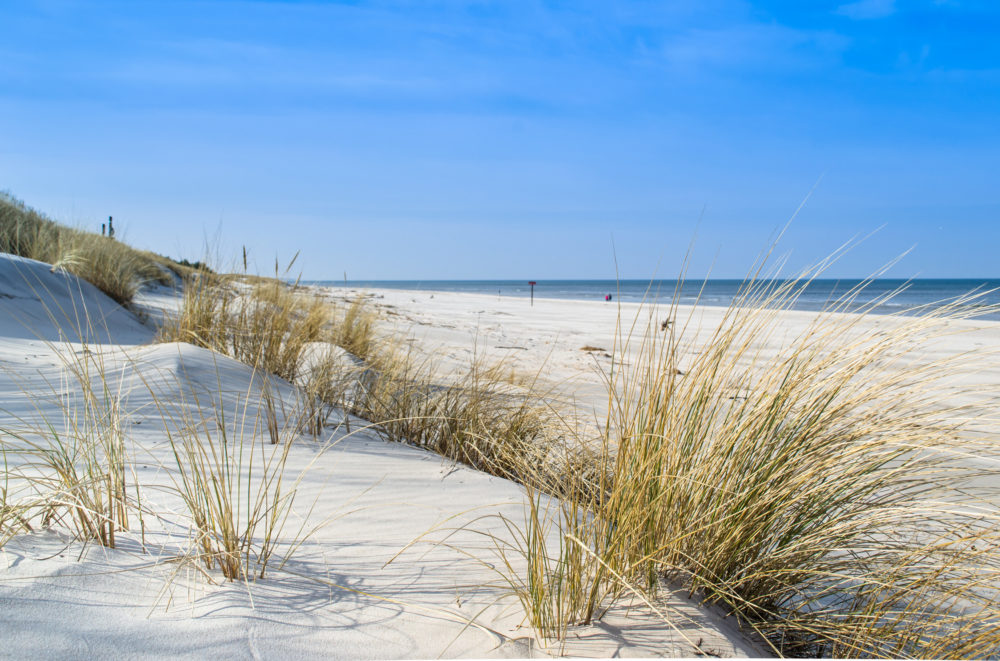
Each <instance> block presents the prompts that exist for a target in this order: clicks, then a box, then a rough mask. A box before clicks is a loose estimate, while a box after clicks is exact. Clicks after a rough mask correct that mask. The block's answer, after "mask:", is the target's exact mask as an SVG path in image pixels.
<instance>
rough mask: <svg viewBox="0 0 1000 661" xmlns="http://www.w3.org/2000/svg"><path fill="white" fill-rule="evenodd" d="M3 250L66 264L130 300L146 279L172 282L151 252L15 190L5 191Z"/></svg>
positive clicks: (0, 210)
mask: <svg viewBox="0 0 1000 661" xmlns="http://www.w3.org/2000/svg"><path fill="white" fill-rule="evenodd" d="M0 252H6V253H10V254H13V255H18V256H21V257H28V258H30V259H36V260H38V261H42V262H46V263H48V264H52V265H53V266H54V267H56V268H62V269H66V270H67V271H69V272H70V273H73V274H74V275H77V276H79V277H81V278H83V279H84V280H87V281H88V282H90V283H92V284H93V285H95V286H96V287H97V288H98V289H100V290H101V291H103V292H104V293H105V294H107V295H108V296H110V297H111V298H112V299H113V300H115V301H116V302H118V303H128V302H130V301H131V300H132V299H133V298H134V296H135V294H136V292H137V291H138V289H139V287H141V286H142V285H143V284H144V283H147V282H163V283H167V284H169V283H170V282H172V277H171V276H170V274H169V272H168V271H167V270H166V267H164V266H163V265H162V264H161V263H160V262H159V261H158V260H157V259H154V258H153V257H151V256H150V255H149V254H147V253H143V252H140V251H138V250H135V249H133V248H131V247H130V246H128V245H126V244H124V243H122V242H121V241H116V240H114V239H110V238H108V237H103V236H100V235H97V234H94V233H91V232H84V231H81V230H76V229H72V228H69V227H65V226H63V225H60V224H58V223H56V222H55V221H53V220H51V219H49V218H46V217H45V216H44V215H42V214H40V213H38V212H37V211H35V210H34V209H31V208H29V207H27V206H25V205H24V204H23V203H22V202H20V201H18V200H16V199H14V198H13V197H11V196H9V195H0Z"/></svg>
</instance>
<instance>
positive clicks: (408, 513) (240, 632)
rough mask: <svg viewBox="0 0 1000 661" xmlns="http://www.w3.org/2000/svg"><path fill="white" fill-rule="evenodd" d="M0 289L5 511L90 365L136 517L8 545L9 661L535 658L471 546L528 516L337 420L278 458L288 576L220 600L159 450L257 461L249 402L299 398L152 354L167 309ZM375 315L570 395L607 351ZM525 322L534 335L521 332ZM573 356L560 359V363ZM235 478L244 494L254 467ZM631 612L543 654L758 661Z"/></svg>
mask: <svg viewBox="0 0 1000 661" xmlns="http://www.w3.org/2000/svg"><path fill="white" fill-rule="evenodd" d="M0 267H2V277H0V288H2V289H0V359H2V361H3V363H2V370H0V427H2V428H3V430H4V433H5V436H6V439H7V440H6V441H5V451H6V455H5V456H6V460H7V462H8V468H7V472H6V481H5V488H6V489H7V499H8V502H11V503H13V502H16V501H17V500H18V499H30V498H32V497H36V496H38V495H39V494H38V492H39V491H40V490H41V487H40V486H38V483H37V482H34V483H32V484H28V483H27V482H25V478H26V477H28V476H34V477H38V476H39V475H42V474H45V473H46V469H45V468H44V467H40V466H39V462H38V461H37V458H34V459H33V458H32V457H31V456H30V455H26V454H18V453H17V452H16V451H15V449H16V446H17V441H16V440H15V439H14V438H13V437H12V435H13V436H16V437H18V438H22V437H23V438H30V437H31V436H32V433H33V432H31V431H29V430H38V429H39V428H40V427H39V423H41V428H43V429H44V428H47V429H49V430H50V433H52V434H56V435H63V438H64V439H65V438H68V437H72V436H73V429H74V427H73V426H72V424H71V423H72V419H73V418H74V416H78V415H80V414H81V409H80V406H81V402H80V397H81V395H80V393H81V389H82V382H81V381H80V379H81V378H82V377H81V376H80V374H79V371H78V370H76V369H75V368H74V366H77V367H78V366H80V365H85V366H89V367H88V369H89V371H88V372H87V375H86V378H88V379H91V380H92V381H93V384H92V385H93V387H94V388H96V389H97V390H102V389H103V391H104V392H105V393H106V394H107V396H108V397H109V399H108V402H109V403H110V402H113V403H114V405H115V407H120V410H119V413H120V416H121V426H122V429H123V434H124V438H125V443H126V446H125V448H126V449H125V451H126V455H127V457H128V459H129V472H128V478H127V481H128V484H129V485H131V486H130V489H133V490H135V493H136V495H135V501H136V502H137V503H139V504H141V505H140V507H139V510H137V511H136V512H133V513H132V525H131V526H130V528H129V530H127V531H122V532H120V533H119V534H118V536H117V543H116V545H115V548H106V547H104V546H101V545H99V544H96V543H94V542H90V543H83V542H79V541H75V540H74V538H73V536H72V535H71V534H70V531H69V530H67V529H66V528H65V525H62V526H60V525H58V524H57V525H50V526H38V525H37V523H36V524H35V525H34V526H33V527H32V530H31V531H22V532H21V533H20V534H16V535H15V536H14V537H13V538H11V539H10V540H9V541H7V543H6V544H5V545H4V546H3V548H2V550H0V607H2V609H3V612H4V617H3V623H2V624H0V633H2V635H3V638H4V640H5V647H4V653H5V654H6V655H10V656H12V657H27V656H37V655H44V656H81V655H86V656H94V655H100V656H107V657H112V658H124V657H132V656H145V657H150V656H152V657H172V658H173V657H199V658H204V657H205V656H211V655H218V656H223V657H233V656H239V657H242V656H254V657H257V656H261V657H279V656H280V657H289V656H294V657H296V658H320V657H323V658H330V657H334V658H437V657H439V656H446V657H452V656H456V657H493V656H499V657H511V656H513V657H528V656H536V655H542V656H544V655H546V652H545V651H544V650H540V649H538V648H537V644H536V643H535V641H534V640H533V636H532V632H531V630H530V627H526V626H525V625H524V616H523V612H522V611H521V609H520V606H519V605H518V603H517V601H516V600H515V599H513V598H512V597H511V596H510V595H509V589H508V588H506V587H505V586H504V584H503V581H502V580H501V576H500V575H499V574H498V573H497V572H496V571H494V570H493V569H491V567H493V566H494V563H495V562H496V561H497V560H496V557H495V555H494V553H493V551H492V550H491V547H492V545H493V543H492V542H491V541H490V540H489V538H487V537H484V533H485V534H492V535H497V536H500V537H503V536H504V535H505V534H506V533H505V528H504V526H503V525H502V524H501V519H500V518H499V517H501V516H502V517H505V518H506V519H508V520H510V521H518V520H520V518H521V517H523V516H524V493H523V489H522V488H521V487H520V486H518V485H516V484H513V483H511V482H508V481H506V480H502V479H499V478H496V477H491V476H489V475H485V474H482V473H478V472H476V471H473V470H470V469H468V468H465V467H463V466H460V465H455V464H453V463H451V462H448V461H445V460H443V459H442V458H441V457H439V456H437V455H434V454H430V453H428V452H426V451H423V450H419V449H416V448H411V447H406V446H404V445H399V444H393V443H387V442H385V441H383V440H380V439H379V438H378V437H377V436H376V435H375V434H374V433H372V432H371V431H370V430H365V429H364V424H365V423H364V421H360V420H354V421H353V425H352V426H351V429H352V431H351V432H350V433H348V432H347V427H345V425H344V424H341V423H342V422H343V416H342V414H339V413H335V415H334V417H333V418H332V419H331V420H330V421H329V425H328V426H327V428H326V430H325V432H324V434H323V435H322V436H320V437H310V436H308V435H302V434H295V433H294V430H293V431H292V432H291V434H292V435H291V436H288V437H287V438H285V439H284V441H283V442H288V443H291V444H292V445H291V447H290V450H289V455H288V461H287V466H286V469H285V473H286V475H287V477H286V479H288V480H289V481H291V480H295V481H296V482H295V485H296V496H295V501H294V507H293V508H292V512H291V514H290V515H289V522H288V524H286V526H285V528H284V532H285V537H284V538H282V539H280V540H279V542H278V550H277V551H276V553H277V554H279V555H280V554H281V553H283V552H286V551H287V550H288V549H289V547H290V546H291V545H298V548H297V550H296V552H295V553H294V555H293V556H292V557H291V559H290V560H289V561H288V562H287V563H284V564H283V566H281V567H277V566H276V567H274V568H273V569H272V570H271V571H270V572H269V573H268V575H267V577H266V578H264V579H260V580H253V581H249V582H244V581H237V582H227V581H225V580H224V579H222V578H221V576H219V575H218V574H217V573H214V572H210V571H209V572H206V571H204V570H203V569H201V568H200V567H199V566H198V565H197V564H196V563H195V562H193V561H192V560H191V553H192V552H193V546H192V545H193V543H194V542H193V541H192V537H191V525H192V524H191V522H190V520H189V519H188V517H187V516H186V515H185V507H184V504H183V502H182V501H181V498H180V497H179V493H178V488H179V487H178V484H179V483H178V474H177V462H176V461H175V459H174V458H173V456H172V446H171V444H170V442H169V440H168V439H169V435H170V434H175V435H176V434H179V433H180V430H181V428H182V427H183V426H184V424H183V421H184V420H188V421H192V420H194V421H197V420H201V419H205V418H210V419H216V420H218V417H217V416H218V414H219V411H223V412H225V415H226V416H228V417H227V420H229V422H227V423H222V424H225V425H229V433H230V434H232V435H233V436H234V437H240V436H243V437H246V438H249V439H250V442H251V446H253V445H257V447H258V448H259V450H258V451H260V452H262V453H263V452H264V451H265V449H267V446H263V447H262V446H261V444H262V443H264V441H263V440H262V439H261V437H260V429H259V428H258V427H255V425H256V424H258V423H259V420H260V418H261V415H262V414H261V411H260V408H261V406H262V404H261V390H262V388H263V387H264V383H265V381H266V382H267V383H268V384H269V386H268V388H269V389H270V390H271V391H272V392H274V393H276V396H277V397H278V399H279V400H280V401H281V402H282V406H283V407H284V408H287V409H291V408H292V407H293V404H294V402H295V399H296V394H295V392H294V388H293V387H292V386H291V385H290V384H288V383H287V382H283V381H282V380H280V379H275V378H267V377H263V376H262V375H260V374H257V373H254V371H253V370H252V369H251V368H250V367H248V366H246V365H243V364H241V363H238V362H236V361H234V360H232V359H230V358H227V357H225V356H221V355H219V354H216V353H213V352H211V351H209V350H207V349H200V348H196V347H193V346H189V345H184V344H177V343H167V344H150V342H151V340H152V339H153V337H154V334H155V324H152V323H151V322H150V321H148V320H149V319H150V318H153V317H154V316H155V315H156V314H157V311H160V312H162V311H163V310H164V309H169V308H171V307H176V305H177V299H176V294H175V293H174V292H172V291H170V290H169V289H167V288H163V287H161V288H159V289H156V290H153V291H147V292H145V293H144V294H143V295H142V296H141V297H140V298H139V299H138V301H137V308H139V309H142V310H144V312H145V316H146V318H147V320H146V321H143V320H140V319H139V318H137V317H136V316H135V315H133V314H132V313H131V312H128V311H126V310H124V309H122V308H121V307H119V306H117V305H115V304H114V303H113V302H111V301H110V300H108V299H107V298H106V297H104V295H103V294H101V293H100V292H98V291H97V290H96V289H95V288H93V287H92V286H90V285H89V284H88V283H85V282H82V281H78V280H77V279H76V278H74V277H72V276H69V275H67V274H65V273H57V272H53V271H52V270H51V268H50V267H49V266H48V265H45V264H41V263H39V262H33V261H31V260H24V259H19V258H12V257H9V256H3V257H2V259H0ZM379 300H380V303H381V304H383V305H396V306H397V307H396V308H384V309H385V310H386V311H387V312H390V311H393V310H395V311H396V312H397V314H399V315H405V316H406V317H412V319H413V320H414V330H415V329H416V328H417V327H419V328H420V329H423V330H425V331H426V332H427V337H426V338H425V339H424V340H423V341H426V342H430V343H438V342H441V343H445V346H446V347H447V348H446V349H443V350H444V352H445V353H444V354H443V355H447V356H450V357H453V358H455V359H458V360H461V359H462V358H463V357H464V356H465V355H467V354H468V353H469V352H470V351H471V350H472V349H471V344H470V342H471V339H472V335H470V331H473V330H475V327H476V325H477V324H478V325H479V326H480V331H481V334H482V336H483V337H484V338H488V342H489V344H490V345H499V346H491V347H490V349H489V350H490V351H493V350H496V351H510V349H506V348H504V347H505V346H506V345H507V344H508V343H510V344H518V346H520V345H522V344H523V345H525V347H526V348H525V349H523V350H520V349H518V350H517V351H519V352H521V353H522V354H524V356H525V357H526V358H527V359H528V360H529V361H530V360H534V359H535V358H536V357H543V356H545V355H546V354H548V353H552V354H553V356H554V361H553V364H555V365H559V366H560V367H562V368H563V369H564V370H566V372H565V373H566V374H567V375H570V374H573V375H576V374H577V373H579V374H583V375H585V374H588V373H589V372H588V369H589V364H590V361H593V360H594V358H592V357H590V356H588V355H584V354H583V352H578V351H577V348H576V347H575V345H576V344H581V345H582V344H584V343H587V342H589V343H604V344H606V343H607V338H606V337H605V330H606V329H605V328H603V327H602V326H601V325H600V323H595V324H593V325H592V326H589V327H587V328H586V329H577V330H573V329H572V328H571V327H569V326H567V325H566V324H565V323H562V322H560V321H557V320H562V321H565V319H564V318H565V317H566V316H567V314H568V313H570V312H572V311H575V314H577V315H579V316H581V317H582V316H587V315H590V314H591V313H590V309H589V307H590V306H583V305H579V304H573V303H549V304H548V305H549V306H550V307H551V308H552V309H550V310H548V311H546V307H544V306H539V307H537V308H535V310H534V311H528V312H525V311H524V310H519V311H515V309H514V308H513V307H509V308H504V307H502V306H500V307H489V310H490V311H489V312H486V313H483V312H480V310H481V309H487V306H489V305H490V303H489V301H481V300H479V299H476V298H471V299H466V298H462V297H458V298H454V299H453V298H450V297H448V296H444V295H441V296H436V297H435V298H434V299H431V298H430V297H429V296H428V297H427V301H429V302H430V303H431V304H427V301H424V302H422V303H421V304H419V305H412V306H407V305H404V300H409V299H408V295H405V294H396V295H395V298H393V297H391V296H390V295H388V294H387V295H386V298H385V299H379ZM393 301H395V303H393ZM435 302H437V303H439V304H441V307H436V306H435ZM532 312H536V313H539V315H538V316H535V317H532V316H529V314H532ZM601 312H602V315H601V316H600V321H601V322H608V321H609V320H610V318H611V317H610V316H609V315H611V314H612V311H611V310H610V309H605V310H601ZM392 318H394V319H396V317H392ZM403 318H404V317H402V316H401V317H398V319H400V320H402V319H403ZM84 319H89V324H90V326H91V330H89V331H88V330H86V327H87V323H83V320H84ZM81 327H82V329H83V330H82V331H81V330H77V329H80V328H81ZM567 342H568V343H569V344H570V346H574V349H573V351H569V350H566V351H563V352H559V351H556V350H555V349H557V348H559V347H560V346H562V345H564V344H565V343H567ZM430 346H431V345H428V347H430ZM431 350H434V351H438V350H439V349H437V348H432V349H431ZM597 359H598V360H600V358H599V357H598V358H597ZM81 361H82V362H81ZM586 387H591V388H594V390H593V392H590V391H587V390H586V389H585V388H586ZM596 388H597V384H596V382H588V383H586V384H584V386H583V389H581V391H580V392H581V398H583V397H596ZM283 423H284V421H282V424H283ZM257 470H258V471H259V470H260V468H259V467H258V468H257ZM240 471H241V472H240V475H242V476H243V479H245V480H247V484H248V489H250V491H252V489H251V488H250V487H249V485H250V484H251V482H253V479H255V478H252V477H251V476H250V474H251V473H252V472H253V469H252V467H251V466H250V465H249V464H248V465H247V466H242V467H240ZM136 518H139V520H140V521H141V525H137V524H136ZM65 523H66V522H65V521H64V522H63V524H65ZM463 526H467V529H466V530H465V531H462V532H458V533H453V534H451V536H449V537H448V538H447V544H435V543H430V542H432V541H433V540H440V539H444V538H445V536H446V535H447V534H448V531H451V530H452V529H458V528H461V527H463ZM414 542H417V544H416V545H415V546H412V547H408V546H409V545H410V544H412V543H414ZM404 549H406V551H405V552H404V553H402V554H401V555H399V556H398V557H397V554H399V553H400V552H401V551H403V550H404ZM390 561H391V562H390ZM629 601H630V600H628V599H625V600H623V601H622V603H621V604H620V606H618V607H616V608H615V609H613V610H612V611H611V612H610V613H609V614H608V615H607V616H606V617H605V618H604V619H603V620H602V621H601V622H600V623H599V624H596V625H594V626H589V627H573V628H572V630H571V632H570V635H569V637H568V639H567V641H566V643H565V646H563V647H562V649H561V650H559V649H554V650H549V652H552V653H555V652H558V651H561V652H562V653H565V654H570V655H580V656H597V657H608V656H658V655H663V654H666V655H676V656H685V657H686V656H692V655H693V654H695V653H697V652H698V650H699V649H702V648H704V649H709V650H712V651H713V652H715V653H719V654H722V655H725V656H744V655H751V656H757V655H761V654H764V653H765V650H763V649H762V648H760V647H755V646H754V644H753V643H751V642H750V641H749V639H748V638H746V637H745V636H743V635H742V634H740V633H739V632H738V630H737V628H736V627H735V625H734V624H733V623H732V622H726V621H723V619H722V618H721V617H720V615H719V614H718V613H716V612H714V611H713V610H709V609H705V608H702V607H699V606H698V605H697V604H696V603H695V602H692V601H690V600H689V599H688V598H687V596H686V595H684V594H681V593H677V594H673V595H671V594H666V595H665V596H664V600H663V601H662V602H661V603H660V607H661V608H662V609H665V611H666V612H669V613H670V614H671V624H670V625H669V626H668V625H666V624H665V623H664V622H663V621H661V620H660V619H659V618H658V616H656V615H654V614H653V613H652V612H650V611H649V610H648V609H646V608H645V607H644V606H642V604H640V603H634V604H632V605H631V608H629ZM697 645H701V646H702V648H699V647H697Z"/></svg>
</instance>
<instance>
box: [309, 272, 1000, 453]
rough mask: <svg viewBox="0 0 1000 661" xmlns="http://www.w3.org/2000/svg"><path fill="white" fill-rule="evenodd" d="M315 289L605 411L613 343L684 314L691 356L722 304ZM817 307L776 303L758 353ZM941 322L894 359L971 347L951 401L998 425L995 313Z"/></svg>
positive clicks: (460, 354) (432, 343)
mask: <svg viewBox="0 0 1000 661" xmlns="http://www.w3.org/2000/svg"><path fill="white" fill-rule="evenodd" d="M322 293H323V294H324V295H326V296H329V297H331V298H334V299H337V300H353V299H354V298H356V297H367V298H368V299H369V300H370V301H371V302H372V304H373V305H374V306H375V307H376V308H377V309H379V310H381V311H382V312H383V313H384V315H385V319H386V323H385V324H384V325H383V330H384V332H387V333H389V334H393V335H397V336H402V337H407V338H410V340H409V341H410V342H411V344H412V345H413V346H414V347H415V348H416V349H418V350H420V351H423V352H426V353H428V354H433V355H434V357H436V358H438V359H440V360H442V361H443V364H444V366H445V367H447V366H449V365H451V366H453V367H460V366H465V365H468V363H469V361H470V359H472V357H473V356H474V355H479V356H481V357H482V356H487V357H489V359H490V360H494V361H504V362H506V363H509V364H510V365H512V366H514V367H515V368H516V370H517V371H519V372H520V373H522V374H527V375H536V374H537V375H539V376H540V377H541V378H542V379H544V380H545V382H547V383H548V384H549V385H550V386H551V387H553V388H555V389H556V390H558V391H559V392H560V393H562V394H563V395H564V396H565V397H566V398H567V399H568V400H571V401H572V403H573V404H574V405H575V406H576V407H578V408H580V409H583V410H585V411H589V412H593V413H594V414H596V415H597V417H598V418H602V417H603V416H604V415H605V414H606V413H607V408H608V389H607V386H606V380H607V375H608V370H609V369H610V366H611V364H612V359H611V355H610V354H611V353H612V351H614V350H615V348H616V344H617V349H618V350H619V351H620V350H621V349H622V346H625V344H626V342H629V344H628V345H627V347H626V349H627V350H626V352H625V354H626V356H627V358H626V362H627V361H628V360H629V359H630V358H631V359H634V358H635V355H636V354H637V353H638V350H639V345H640V340H641V336H642V332H643V330H644V328H645V327H646V325H647V324H650V323H651V322H652V323H651V325H652V326H653V327H654V328H656V327H658V326H659V324H660V323H662V321H663V320H666V319H670V320H671V323H673V324H676V326H678V327H684V326H685V324H687V327H686V329H685V332H686V337H687V338H688V341H687V342H686V345H687V347H688V349H687V351H686V352H685V355H686V357H687V360H690V359H692V358H693V357H694V356H695V355H697V353H698V352H699V351H701V350H703V349H704V347H705V344H706V343H707V342H708V341H709V340H710V337H711V333H712V332H713V331H714V330H715V328H716V327H717V326H718V325H719V323H720V321H721V320H722V318H723V315H724V314H725V311H726V308H723V307H712V306H698V307H696V308H695V307H692V306H683V305H682V306H678V307H677V309H676V311H674V312H671V310H670V309H669V307H666V306H660V307H658V308H657V307H655V306H650V305H641V304H638V303H617V302H611V303H609V302H605V301H599V300H595V301H579V300H559V299H543V298H536V299H535V300H534V303H533V304H531V303H530V301H529V300H528V299H526V298H520V297H502V296H490V295H480V294H467V293H456V292H446V291H439V292H428V291H406V290H398V289H347V290H345V289H344V288H340V287H337V288H328V289H325V290H322ZM817 314H818V313H815V312H807V311H795V310H783V311H781V312H780V315H779V317H778V319H777V323H776V324H775V326H776V330H775V332H774V333H772V334H770V335H769V336H768V337H767V338H766V341H765V342H764V343H763V344H762V345H761V346H760V347H759V352H758V354H757V355H758V356H759V357H760V358H761V359H762V360H764V361H766V360H767V359H769V358H772V357H775V356H779V355H781V354H782V353H783V352H786V351H787V350H788V347H789V346H790V344H791V343H792V342H793V341H794V340H795V339H796V338H801V337H804V336H805V335H806V334H807V333H808V332H809V330H810V327H811V324H812V323H813V322H814V321H815V320H816V319H817ZM833 316H834V317H843V316H845V315H839V314H834V315H833ZM849 316H850V317H854V318H856V315H849ZM674 317H675V318H674ZM904 323H906V318H905V317H893V316H880V315H874V314H873V315H866V316H865V317H864V318H863V319H861V321H860V322H859V323H858V324H856V325H855V326H854V327H852V328H851V330H850V333H851V335H852V336H853V337H856V338H864V337H868V336H873V335H877V334H879V333H885V332H888V331H890V330H891V329H893V328H896V327H899V326H900V325H902V324H904ZM943 326H944V327H945V328H947V334H946V335H945V336H942V337H936V338H933V339H931V340H929V341H927V342H924V343H922V344H920V345H919V346H918V347H916V348H915V349H914V350H913V351H911V352H910V353H909V355H907V356H906V357H904V360H903V362H900V363H899V364H897V365H894V369H899V370H901V371H905V370H906V369H907V367H908V366H909V365H912V364H915V363H917V362H918V361H919V362H924V361H926V362H933V361H936V360H947V359H952V358H955V357H958V356H966V357H970V358H971V360H969V361H967V364H966V369H965V370H964V371H963V372H962V373H961V374H960V375H958V376H957V377H956V379H954V380H953V381H952V385H955V386H957V390H961V391H963V394H962V396H961V397H959V398H957V399H955V400H954V401H952V402H951V403H952V404H954V405H955V406H970V407H971V409H970V410H969V411H967V412H966V413H967V415H969V416H970V417H976V418H977V424H976V425H975V428H976V429H977V430H979V431H980V432H982V433H988V434H992V435H996V434H997V433H1000V413H997V412H1000V322H996V321H981V320H974V319H970V320H951V321H947V322H944V324H943ZM630 335H631V340H629V336H630ZM844 339H845V341H846V340H849V339H850V337H845V338H844ZM683 368H684V358H682V363H681V369H683ZM991 420H992V423H995V424H991V423H990V421H991Z"/></svg>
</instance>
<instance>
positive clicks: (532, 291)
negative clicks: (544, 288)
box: [528, 280, 538, 307]
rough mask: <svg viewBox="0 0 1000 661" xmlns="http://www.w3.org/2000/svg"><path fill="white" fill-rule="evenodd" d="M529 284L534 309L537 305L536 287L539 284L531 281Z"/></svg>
mask: <svg viewBox="0 0 1000 661" xmlns="http://www.w3.org/2000/svg"><path fill="white" fill-rule="evenodd" d="M528 284H529V285H531V305H532V307H534V305H535V285H537V284H538V283H537V282H535V281H534V280H529V281H528Z"/></svg>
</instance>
